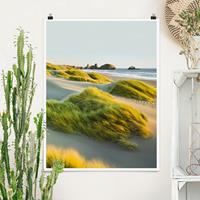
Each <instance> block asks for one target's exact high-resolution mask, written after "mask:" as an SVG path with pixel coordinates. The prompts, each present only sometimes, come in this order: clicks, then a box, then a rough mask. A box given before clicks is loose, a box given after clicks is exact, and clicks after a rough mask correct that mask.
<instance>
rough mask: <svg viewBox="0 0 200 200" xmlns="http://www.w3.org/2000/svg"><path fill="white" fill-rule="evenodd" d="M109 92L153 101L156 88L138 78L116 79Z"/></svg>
mask: <svg viewBox="0 0 200 200" xmlns="http://www.w3.org/2000/svg"><path fill="white" fill-rule="evenodd" d="M109 92H110V93H111V94H114V95H118V96H123V97H127V98H132V99H136V100H141V101H147V102H150V103H154V102H155V99H156V88H154V87H152V86H151V85H148V84H146V83H144V82H143V81H139V80H122V81H117V82H116V83H115V84H114V85H113V86H112V87H111V88H110V90H109Z"/></svg>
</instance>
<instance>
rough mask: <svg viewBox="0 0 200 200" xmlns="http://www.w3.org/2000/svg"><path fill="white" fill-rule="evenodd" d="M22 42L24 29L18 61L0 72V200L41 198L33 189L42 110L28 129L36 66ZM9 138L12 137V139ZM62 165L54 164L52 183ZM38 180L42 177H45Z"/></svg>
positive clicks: (37, 164) (18, 47) (30, 52)
mask: <svg viewBox="0 0 200 200" xmlns="http://www.w3.org/2000/svg"><path fill="white" fill-rule="evenodd" d="M24 41H25V34H24V31H23V30H22V29H19V35H18V37H17V41H16V47H17V64H14V65H13V69H12V70H9V71H8V72H7V73H4V72H3V87H4V96H5V111H4V112H3V113H2V114H1V124H2V130H3V141H2V143H1V146H0V149H1V152H0V200H37V199H40V198H37V192H36V190H37V183H38V182H39V180H38V179H39V178H38V172H39V167H40V155H41V146H42V141H43V137H44V127H43V112H41V113H39V114H38V115H37V116H36V117H35V118H34V123H35V130H34V131H33V130H30V128H29V124H30V120H31V105H32V101H33V97H34V93H35V87H36V85H35V82H34V77H35V67H36V65H35V63H34V62H33V53H32V47H31V45H25V42H24ZM25 51H27V53H26V54H25ZM11 135H13V137H11ZM11 138H14V141H13V142H12V141H11ZM13 150H14V151H13ZM11 154H13V156H12V155H11ZM10 156H11V157H12V159H11V158H10ZM13 158H14V162H12V161H13ZM11 160H12V161H11ZM62 168H63V165H62V163H57V162H56V163H55V166H54V168H53V171H52V174H51V175H50V177H53V179H54V184H55V181H56V180H57V175H58V173H60V172H61V171H62ZM41 179H42V180H43V179H44V176H42V177H41ZM47 179H49V178H47ZM54 184H52V183H51V184H50V185H48V186H49V187H48V191H50V192H51V193H52V191H53V185H54ZM45 192H46V190H44V188H43V187H42V188H41V196H42V199H43V200H51V199H52V195H50V196H48V195H45ZM43 197H45V198H43Z"/></svg>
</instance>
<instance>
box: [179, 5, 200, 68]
mask: <svg viewBox="0 0 200 200" xmlns="http://www.w3.org/2000/svg"><path fill="white" fill-rule="evenodd" d="M177 22H178V23H179V25H180V37H181V46H182V48H183V50H182V51H181V52H180V54H181V55H184V56H185V58H186V61H187V67H188V69H196V68H198V65H199V60H200V50H199V49H200V46H199V35H200V8H197V9H195V10H192V11H191V10H190V11H183V12H182V13H181V14H180V19H179V20H177Z"/></svg>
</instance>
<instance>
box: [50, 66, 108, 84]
mask: <svg viewBox="0 0 200 200" xmlns="http://www.w3.org/2000/svg"><path fill="white" fill-rule="evenodd" d="M55 70H57V71H55ZM59 70H60V71H59ZM47 76H55V77H60V78H66V79H69V80H73V81H84V82H91V83H99V84H103V83H109V82H111V80H110V79H109V78H107V77H106V76H104V75H102V74H99V73H96V72H89V73H87V72H84V71H82V70H80V69H76V68H73V67H72V66H68V65H64V66H63V65H54V64H50V63H47Z"/></svg>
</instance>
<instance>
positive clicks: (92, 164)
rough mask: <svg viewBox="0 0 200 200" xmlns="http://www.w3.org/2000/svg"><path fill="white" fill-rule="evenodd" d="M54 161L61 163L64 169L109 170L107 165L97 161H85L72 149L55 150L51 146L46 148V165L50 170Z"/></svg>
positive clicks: (55, 148)
mask: <svg viewBox="0 0 200 200" xmlns="http://www.w3.org/2000/svg"><path fill="white" fill-rule="evenodd" d="M55 160H59V161H61V162H63V164H64V167H65V168H110V167H111V166H109V165H108V164H107V163H105V162H103V161H101V160H99V159H92V160H87V159H86V158H84V156H83V155H81V154H80V153H79V152H78V151H77V150H75V149H73V148H67V149H62V148H57V147H55V146H53V145H48V146H47V154H46V165H47V168H51V167H52V166H53V163H54V162H55Z"/></svg>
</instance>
